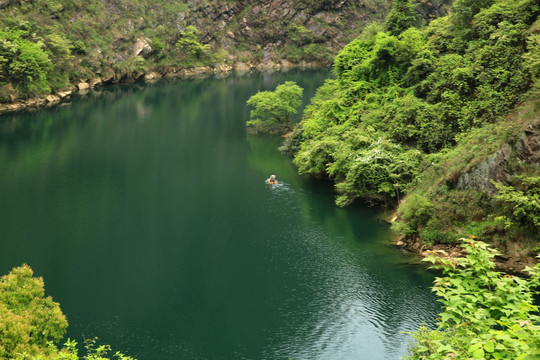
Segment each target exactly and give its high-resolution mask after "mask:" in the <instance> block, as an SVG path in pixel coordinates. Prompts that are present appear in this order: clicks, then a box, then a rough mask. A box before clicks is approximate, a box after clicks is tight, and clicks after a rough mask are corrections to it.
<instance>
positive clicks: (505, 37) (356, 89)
mask: <svg viewBox="0 0 540 360" xmlns="http://www.w3.org/2000/svg"><path fill="white" fill-rule="evenodd" d="M410 5H411V2H410V1H407V0H396V1H394V9H393V11H392V13H391V15H390V16H389V17H388V20H387V22H386V24H385V25H384V26H383V25H372V26H369V27H368V28H366V29H365V30H364V31H363V33H362V35H361V36H359V37H358V38H357V39H355V40H354V41H352V42H351V43H350V44H349V45H347V46H346V47H345V48H344V49H343V51H341V52H340V53H339V54H338V56H337V58H336V60H335V64H334V70H335V74H336V79H334V80H328V81H327V82H326V83H325V85H323V86H322V87H321V88H320V89H319V91H318V93H317V94H316V96H315V97H314V99H313V100H312V102H311V105H309V106H308V107H307V109H306V110H305V113H304V118H303V120H302V123H301V125H300V126H299V127H298V128H297V129H296V130H295V132H294V133H293V134H292V135H291V136H290V137H289V138H288V140H287V141H286V144H285V146H284V149H285V150H288V151H290V152H293V153H294V154H295V159H294V161H295V163H296V164H297V165H298V167H299V170H300V172H302V173H309V174H312V175H315V176H320V177H328V178H330V179H332V180H334V181H335V183H336V190H337V192H338V193H339V196H338V198H337V203H338V204H339V205H346V204H349V203H351V202H352V201H354V199H356V198H361V199H364V200H366V199H367V200H370V201H375V202H395V201H396V200H398V201H399V200H402V199H403V196H404V195H405V194H407V193H414V196H409V197H408V198H407V199H406V201H404V202H403V201H402V204H401V206H400V208H399V210H398V211H399V214H400V219H401V220H400V221H399V222H398V224H396V225H395V226H394V228H395V229H396V230H397V231H398V232H399V233H402V234H405V235H406V236H408V237H409V239H416V238H418V236H421V237H422V238H423V239H424V240H425V241H427V242H429V243H431V244H433V243H437V242H447V241H449V242H451V241H453V239H455V238H456V236H455V234H456V233H460V232H465V231H468V232H470V233H474V232H478V233H479V234H475V235H482V236H489V237H492V238H493V237H494V236H495V235H497V236H496V237H497V239H499V241H500V242H504V241H505V240H506V239H508V238H509V237H510V236H513V237H518V238H519V239H529V240H531V241H533V244H532V247H533V248H535V247H536V246H537V245H534V244H537V241H538V236H539V235H538V234H539V233H540V227H539V226H538V225H539V222H538V214H539V213H540V205H539V201H540V199H539V196H540V189H539V181H538V175H539V167H538V165H539V158H538V154H539V153H540V149H536V150H532V149H529V150H530V151H532V152H533V154H531V155H530V156H529V157H528V158H527V156H526V155H524V154H525V153H526V152H527V151H528V150H527V151H521V155H520V151H517V150H516V146H518V145H516V144H518V142H519V139H520V136H522V137H523V136H526V134H525V132H524V131H525V129H526V128H527V127H529V130H527V131H529V133H530V132H532V133H534V134H537V133H535V131H538V124H536V125H535V123H534V120H535V119H537V118H538V110H539V105H538V90H537V89H538V86H539V85H538V84H539V75H540V28H539V26H540V21H539V20H538V15H539V14H540V7H539V4H538V2H537V1H534V0H519V1H510V0H484V1H472V0H456V1H455V3H454V5H453V7H452V9H451V12H450V14H449V15H448V16H445V17H441V18H438V19H436V20H434V21H432V22H431V23H430V24H429V25H428V26H426V27H421V28H416V27H408V26H409V25H411V24H412V23H414V22H413V21H412V22H411V19H414V18H415V16H416V15H415V12H414V11H412V12H411V9H413V8H412V7H411V6H410ZM520 104H522V105H520ZM516 106H519V107H518V108H516ZM513 111H514V114H513V115H512V116H509V117H507V116H508V115H509V114H510V113H511V112H513ZM529 140H530V141H532V143H534V142H535V141H536V140H534V136H533V137H532V138H531V139H529ZM503 146H508V148H509V150H508V151H507V154H506V155H504V157H503V159H504V161H503V162H504V164H503V166H502V165H501V166H502V167H501V168H500V169H499V170H498V172H499V173H500V172H502V173H504V174H506V175H507V176H506V175H505V176H503V177H501V176H499V177H497V176H496V175H494V174H495V173H497V171H491V170H490V171H487V172H485V174H484V173H483V174H482V175H481V177H482V176H483V179H484V180H483V181H484V184H487V185H486V186H487V187H486V186H483V187H482V186H476V185H475V184H477V183H478V182H476V183H475V182H473V181H468V182H467V181H461V182H459V181H458V179H459V178H460V176H461V175H463V174H466V173H467V171H468V170H469V169H471V168H472V166H473V164H474V163H476V164H479V163H481V162H482V161H484V160H486V158H488V157H490V156H492V155H493V154H494V153H496V152H497V151H499V150H500V148H501V147H503ZM531 146H532V147H533V148H534V145H531ZM472 149H476V150H472ZM530 151H529V152H530ZM535 151H537V153H534V152H535ZM449 162H452V164H453V165H452V166H453V167H454V168H453V171H454V173H453V174H452V176H448V174H447V172H446V171H447V170H449V167H450V165H449ZM492 163H493V161H492ZM433 169H440V171H439V172H434V171H433ZM479 176H480V175H479ZM491 180H494V181H499V182H502V184H501V185H495V184H492V183H491ZM503 186H506V188H505V187H503ZM488 187H489V189H488ZM495 187H497V188H498V189H499V191H498V192H496V191H495ZM508 187H510V188H508ZM494 194H496V195H495V196H493V195H494ZM474 224H477V225H474ZM478 224H483V225H478ZM511 229H515V231H510V230H511Z"/></svg>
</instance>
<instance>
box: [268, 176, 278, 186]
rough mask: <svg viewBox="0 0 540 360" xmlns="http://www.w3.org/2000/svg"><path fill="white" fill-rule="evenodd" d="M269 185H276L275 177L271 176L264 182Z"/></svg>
mask: <svg viewBox="0 0 540 360" xmlns="http://www.w3.org/2000/svg"><path fill="white" fill-rule="evenodd" d="M266 182H267V183H269V184H277V180H276V175H274V174H272V175H270V177H269V178H268V179H267V180H266Z"/></svg>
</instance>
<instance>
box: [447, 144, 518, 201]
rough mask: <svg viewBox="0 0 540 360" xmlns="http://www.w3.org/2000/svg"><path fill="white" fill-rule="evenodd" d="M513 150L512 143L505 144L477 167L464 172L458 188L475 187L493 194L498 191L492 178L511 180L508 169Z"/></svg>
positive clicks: (505, 181) (502, 180) (458, 182)
mask: <svg viewBox="0 0 540 360" xmlns="http://www.w3.org/2000/svg"><path fill="white" fill-rule="evenodd" d="M511 152H512V150H511V148H510V145H508V144H505V145H504V146H503V147H502V148H501V149H499V151H497V152H496V153H495V154H493V155H491V156H489V157H488V158H487V159H485V160H484V161H482V162H481V163H480V164H478V165H477V166H476V167H475V168H473V169H472V170H470V171H469V172H467V173H465V174H462V175H461V176H460V177H459V178H458V180H457V184H456V188H457V189H460V190H465V189H474V190H478V191H482V192H485V193H486V194H487V195H489V196H492V195H493V194H495V192H496V191H497V189H496V188H495V186H494V185H493V184H492V183H491V181H492V180H494V181H497V182H502V183H505V184H506V183H508V182H509V181H510V175H509V174H508V173H507V172H506V171H507V168H508V161H509V159H510V156H511Z"/></svg>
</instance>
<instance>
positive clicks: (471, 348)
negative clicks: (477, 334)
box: [467, 343, 482, 354]
mask: <svg viewBox="0 0 540 360" xmlns="http://www.w3.org/2000/svg"><path fill="white" fill-rule="evenodd" d="M481 348H482V344H478V343H477V344H472V345H471V346H469V350H467V352H468V353H469V354H471V353H474V352H475V351H477V350H479V349H481Z"/></svg>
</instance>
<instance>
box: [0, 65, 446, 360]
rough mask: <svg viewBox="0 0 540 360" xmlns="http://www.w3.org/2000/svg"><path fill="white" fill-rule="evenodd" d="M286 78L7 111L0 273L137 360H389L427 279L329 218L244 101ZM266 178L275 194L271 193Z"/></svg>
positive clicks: (307, 84)
mask: <svg viewBox="0 0 540 360" xmlns="http://www.w3.org/2000/svg"><path fill="white" fill-rule="evenodd" d="M327 76H329V73H328V72H326V71H320V70H318V71H315V70H311V71H290V72H287V73H273V74H250V75H244V76H229V77H225V78H207V79H192V80H163V81H160V82H157V83H155V84H135V85H128V86H115V87H108V88H102V89H100V90H99V91H97V92H91V93H88V94H86V95H83V96H76V97H75V98H74V99H73V100H72V102H71V104H70V105H67V106H59V107H54V108H51V109H43V110H39V111H35V112H23V113H19V114H7V115H6V114H4V115H0V244H1V251H0V270H1V273H2V274H5V273H7V272H8V271H9V270H10V269H11V268H12V267H14V266H18V265H21V264H22V263H28V264H29V265H30V266H31V267H32V268H33V269H34V271H35V272H36V274H37V275H39V276H43V277H44V279H45V285H46V292H47V294H48V295H51V296H52V297H53V298H54V299H55V300H56V301H58V302H60V304H61V306H62V309H63V311H64V313H65V314H66V316H67V317H68V321H69V323H70V327H69V330H68V335H69V336H70V337H71V338H75V339H77V340H78V341H82V339H83V338H93V337H96V336H97V337H99V339H100V342H101V343H110V344H112V345H113V348H114V349H115V350H121V351H123V352H125V353H127V354H129V355H132V356H135V357H137V358H138V359H140V360H152V359H218V360H219V359H270V360H272V359H306V360H307V359H309V360H312V359H321V360H323V359H324V360H327V359H331V360H332V359H368V360H377V359H399V358H400V356H402V355H404V354H405V353H406V346H407V343H408V341H409V337H408V335H405V334H402V332H403V331H412V330H415V329H416V328H417V327H418V326H419V325H420V323H421V322H422V321H427V322H429V321H430V320H431V319H433V318H434V317H435V316H436V313H437V311H438V306H437V305H436V302H435V298H434V296H433V295H432V294H431V292H430V290H429V288H428V287H429V286H430V284H431V282H432V279H433V277H432V275H430V274H427V273H426V272H425V271H424V270H423V269H421V268H418V267H415V266H410V265H407V259H406V258H405V257H404V256H403V255H401V254H400V253H399V252H398V251H397V250H395V249H393V248H391V247H388V246H387V245H385V243H386V240H387V237H388V229H387V226H386V225H385V224H384V223H382V222H380V221H378V220H377V219H376V213H375V210H374V209H369V208H364V207H361V206H354V207H352V208H349V209H345V210H344V209H339V208H337V207H336V206H334V205H333V200H334V194H333V193H332V187H331V185H330V184H328V183H321V182H317V181H315V180H312V179H309V178H307V177H301V176H298V175H297V174H296V172H295V170H294V167H293V165H292V164H291V162H290V160H289V159H288V158H286V157H284V156H282V155H280V154H279V153H278V151H277V150H276V148H277V146H278V145H279V142H280V139H279V138H275V137H264V136H263V137H252V136H248V135H246V132H245V125H244V124H245V121H246V120H247V119H248V117H249V111H248V109H246V107H245V102H246V100H247V99H248V98H249V97H250V96H251V95H252V94H254V93H255V92H256V91H257V90H267V89H273V88H274V87H275V86H276V85H277V84H280V83H282V82H284V81H286V80H294V81H297V82H298V84H299V85H301V86H303V87H304V88H305V99H306V101H307V99H308V97H310V96H311V95H312V94H313V93H314V91H315V89H316V87H317V86H319V85H320V84H322V82H323V81H324V79H325V78H326V77H327ZM270 173H275V174H276V175H277V177H278V180H280V184H278V185H277V186H268V185H266V184H265V183H264V180H265V179H266V178H267V177H268V176H269V175H270Z"/></svg>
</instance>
